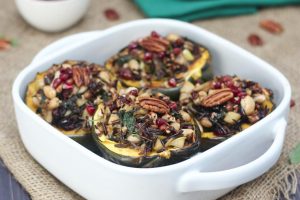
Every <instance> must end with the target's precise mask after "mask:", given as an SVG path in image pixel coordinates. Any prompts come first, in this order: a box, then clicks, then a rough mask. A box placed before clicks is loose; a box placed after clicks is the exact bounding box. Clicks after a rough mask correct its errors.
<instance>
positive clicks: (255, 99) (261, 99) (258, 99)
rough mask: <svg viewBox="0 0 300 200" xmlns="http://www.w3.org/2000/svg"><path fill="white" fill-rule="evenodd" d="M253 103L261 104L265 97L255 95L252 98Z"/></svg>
mask: <svg viewBox="0 0 300 200" xmlns="http://www.w3.org/2000/svg"><path fill="white" fill-rule="evenodd" d="M253 99H254V101H255V102H257V103H259V104H260V103H263V102H264V101H265V100H266V96H265V95H263V94H255V95H254V97H253Z"/></svg>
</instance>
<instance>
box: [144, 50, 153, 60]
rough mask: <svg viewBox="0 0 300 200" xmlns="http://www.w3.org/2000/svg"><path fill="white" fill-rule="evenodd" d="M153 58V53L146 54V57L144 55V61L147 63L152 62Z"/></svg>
mask: <svg viewBox="0 0 300 200" xmlns="http://www.w3.org/2000/svg"><path fill="white" fill-rule="evenodd" d="M152 58H153V55H152V53H150V52H146V53H145V55H144V60H145V61H146V62H149V61H151V60H152Z"/></svg>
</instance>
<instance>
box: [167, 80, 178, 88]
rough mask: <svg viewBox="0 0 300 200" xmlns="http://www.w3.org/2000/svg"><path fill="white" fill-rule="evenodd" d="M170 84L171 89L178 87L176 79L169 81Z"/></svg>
mask: <svg viewBox="0 0 300 200" xmlns="http://www.w3.org/2000/svg"><path fill="white" fill-rule="evenodd" d="M168 84H169V86H170V87H176V85H177V82H176V79H175V78H170V79H169V81H168Z"/></svg>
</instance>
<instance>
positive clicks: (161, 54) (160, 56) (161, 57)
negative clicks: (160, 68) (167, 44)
mask: <svg viewBox="0 0 300 200" xmlns="http://www.w3.org/2000/svg"><path fill="white" fill-rule="evenodd" d="M165 56H166V53H165V52H164V51H163V52H160V53H159V54H158V57H159V58H160V59H163V58H164V57H165Z"/></svg>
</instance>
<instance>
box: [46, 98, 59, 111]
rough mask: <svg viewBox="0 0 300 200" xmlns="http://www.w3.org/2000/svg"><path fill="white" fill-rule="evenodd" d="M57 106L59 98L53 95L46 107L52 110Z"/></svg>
mask: <svg viewBox="0 0 300 200" xmlns="http://www.w3.org/2000/svg"><path fill="white" fill-rule="evenodd" d="M58 106H59V99H58V98H57V97H54V98H53V99H51V100H50V101H49V103H48V106H47V107H48V109H50V110H53V109H55V108H58Z"/></svg>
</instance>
